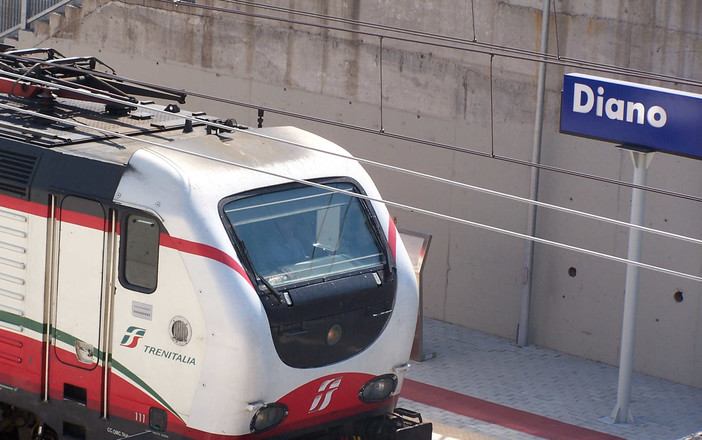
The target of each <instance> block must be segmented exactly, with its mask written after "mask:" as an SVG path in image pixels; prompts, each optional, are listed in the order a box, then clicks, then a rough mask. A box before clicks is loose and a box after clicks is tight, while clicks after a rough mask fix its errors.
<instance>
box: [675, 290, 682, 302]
mask: <svg viewBox="0 0 702 440" xmlns="http://www.w3.org/2000/svg"><path fill="white" fill-rule="evenodd" d="M673 299H674V300H675V302H678V303H681V302H683V299H684V298H683V293H682V292H681V291H680V290H676V291H675V293H673Z"/></svg>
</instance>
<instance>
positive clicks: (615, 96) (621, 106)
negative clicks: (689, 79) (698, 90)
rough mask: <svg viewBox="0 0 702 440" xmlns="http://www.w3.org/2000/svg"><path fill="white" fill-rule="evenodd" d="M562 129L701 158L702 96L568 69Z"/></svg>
mask: <svg viewBox="0 0 702 440" xmlns="http://www.w3.org/2000/svg"><path fill="white" fill-rule="evenodd" d="M560 129H561V132H563V133H568V134H574V135H577V136H585V137H590V138H595V139H602V140H606V141H611V142H617V143H620V144H628V145H633V146H640V147H647V148H651V149H654V150H658V151H664V152H668V153H672V154H680V155H685V156H693V157H697V158H702V95H698V94H695V93H687V92H681V91H677V90H671V89H664V88H661V87H653V86H647V85H642V84H636V83H631V82H627V81H617V80H612V79H607V78H600V77H597V76H590V75H581V74H576V73H571V74H566V75H564V77H563V95H562V97H561V128H560Z"/></svg>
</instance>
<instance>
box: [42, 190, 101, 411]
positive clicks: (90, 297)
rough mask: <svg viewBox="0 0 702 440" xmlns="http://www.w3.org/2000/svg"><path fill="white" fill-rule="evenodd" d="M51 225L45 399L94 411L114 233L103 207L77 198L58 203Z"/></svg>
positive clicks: (98, 393) (98, 397) (98, 400)
mask: <svg viewBox="0 0 702 440" xmlns="http://www.w3.org/2000/svg"><path fill="white" fill-rule="evenodd" d="M55 220H56V221H55V226H54V250H53V251H54V254H53V255H54V264H53V270H54V274H55V280H54V289H53V290H54V301H53V304H54V310H53V325H52V329H51V343H52V350H51V351H52V355H51V357H50V360H49V388H50V398H51V399H61V401H68V402H74V403H76V404H78V405H80V406H82V407H88V408H90V409H94V410H98V411H100V410H102V408H104V407H105V405H104V402H103V398H102V396H103V395H104V394H103V388H104V384H105V380H104V375H103V374H102V370H103V368H102V367H103V366H104V359H105V356H104V355H103V348H104V346H105V345H106V339H105V338H106V336H105V335H106V333H105V332H106V331H107V329H106V326H105V321H106V316H107V315H106V310H107V308H106V305H105V303H106V299H109V295H106V294H105V292H106V291H107V289H106V286H108V285H109V284H110V275H109V274H110V272H111V271H110V270H109V267H110V265H111V264H112V263H111V261H112V258H111V255H110V250H109V249H111V244H110V240H111V238H110V237H111V236H112V235H114V234H113V233H112V232H111V231H110V223H111V222H110V221H109V220H108V218H107V210H106V209H105V207H104V206H103V205H102V204H100V203H98V202H96V201H92V200H87V199H83V198H80V197H75V196H68V197H65V198H63V199H62V200H60V201H59V203H58V206H57V210H56V219H55Z"/></svg>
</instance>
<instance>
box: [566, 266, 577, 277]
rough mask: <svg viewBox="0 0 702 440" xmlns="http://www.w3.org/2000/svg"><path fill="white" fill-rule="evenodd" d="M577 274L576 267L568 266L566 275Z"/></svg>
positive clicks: (572, 275)
mask: <svg viewBox="0 0 702 440" xmlns="http://www.w3.org/2000/svg"><path fill="white" fill-rule="evenodd" d="M577 274H578V269H576V268H574V267H571V268H568V275H570V277H571V278H573V277H575V276H576V275H577Z"/></svg>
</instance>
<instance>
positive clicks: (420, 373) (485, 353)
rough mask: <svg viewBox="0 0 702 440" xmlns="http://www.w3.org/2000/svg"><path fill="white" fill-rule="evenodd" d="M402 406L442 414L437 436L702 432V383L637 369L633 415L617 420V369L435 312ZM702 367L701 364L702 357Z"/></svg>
mask: <svg viewBox="0 0 702 440" xmlns="http://www.w3.org/2000/svg"><path fill="white" fill-rule="evenodd" d="M423 325H424V332H423V335H424V344H423V345H424V351H425V352H435V353H436V357H435V358H433V359H428V360H425V361H422V362H415V361H413V362H411V367H410V370H409V371H408V373H407V375H406V379H405V381H404V382H403V386H402V391H401V393H400V401H399V406H401V407H404V408H407V409H411V410H415V411H419V412H420V413H421V414H422V416H423V418H424V419H425V420H429V421H431V422H433V423H434V440H450V439H456V440H540V439H548V440H566V439H568V440H595V439H597V440H600V439H601V440H618V439H627V440H680V439H695V440H696V439H702V434H699V436H698V435H697V433H700V431H702V389H698V388H693V387H688V386H684V385H680V384H677V383H674V382H670V381H666V380H663V379H659V378H655V377H651V376H646V375H643V374H638V373H634V376H633V379H632V391H631V405H630V406H631V413H632V415H633V417H634V423H631V424H622V423H617V424H615V423H612V419H611V413H612V410H613V409H614V407H615V405H616V402H617V381H618V374H619V373H618V369H617V368H616V367H612V366H609V365H605V364H602V363H598V362H593V361H588V360H585V359H582V358H578V357H575V356H570V355H567V354H563V353H559V352H557V351H553V350H549V349H545V348H541V347H538V346H528V347H519V346H517V345H516V344H515V342H514V341H510V340H507V339H503V338H500V337H497V336H492V335H486V334H484V333H480V332H477V331H474V330H470V329H467V328H464V327H460V326H456V325H452V324H447V323H444V322H441V321H437V320H433V319H427V318H425V319H424V321H423ZM700 367H701V371H702V366H700Z"/></svg>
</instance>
